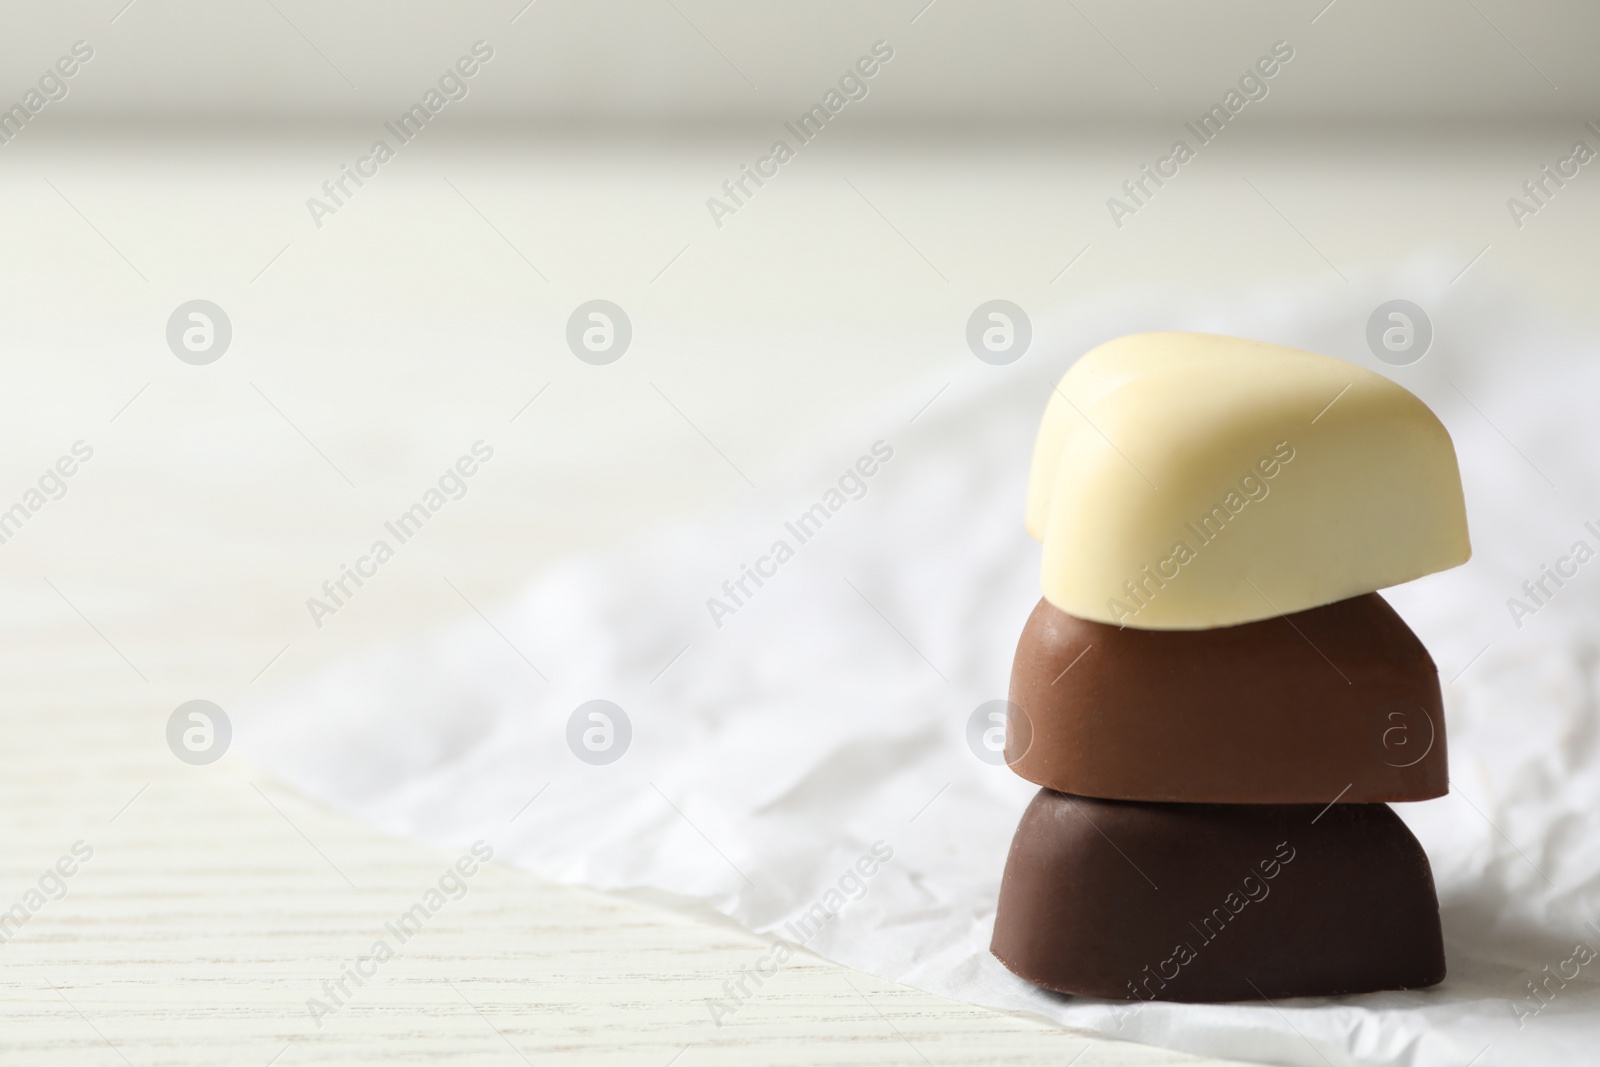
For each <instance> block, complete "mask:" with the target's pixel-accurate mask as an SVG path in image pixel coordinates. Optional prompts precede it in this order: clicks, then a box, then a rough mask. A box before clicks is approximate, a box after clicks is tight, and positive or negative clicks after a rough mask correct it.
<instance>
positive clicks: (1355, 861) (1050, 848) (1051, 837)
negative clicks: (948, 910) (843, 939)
mask: <svg viewBox="0 0 1600 1067" xmlns="http://www.w3.org/2000/svg"><path fill="white" fill-rule="evenodd" d="M991 950H992V951H993V953H994V955H995V956H996V957H997V958H998V959H999V960H1000V962H1001V963H1003V964H1005V965H1006V967H1008V968H1009V969H1011V970H1012V971H1014V972H1015V973H1016V974H1018V975H1020V976H1021V977H1023V978H1025V979H1027V980H1028V981H1030V982H1032V983H1034V984H1035V985H1040V986H1044V987H1045V988H1046V989H1053V990H1056V991H1058V992H1062V993H1075V994H1079V995H1081V996H1088V997H1100V998H1106V999H1117V1000H1135V999H1137V1000H1178V1001H1223V1000H1260V999H1262V998H1269V999H1272V1000H1276V999H1278V998H1280V997H1300V996H1335V995H1339V994H1345V993H1370V992H1374V991H1377V990H1380V989H1415V988H1418V987H1421V986H1429V985H1433V984H1435V983H1437V982H1439V981H1440V980H1442V979H1443V978H1444V973H1445V963H1444V948H1443V942H1442V940H1441V937H1440V931H1439V905H1438V900H1437V899H1436V897H1435V896H1434V888H1433V873H1432V871H1431V870H1430V869H1429V867H1428V858H1427V856H1426V855H1425V854H1424V853H1423V851H1422V846H1421V845H1419V844H1418V843H1417V840H1416V838H1415V837H1413V836H1412V835H1411V832H1410V831H1409V830H1408V829H1406V826H1405V824H1404V823H1402V822H1401V821H1400V819H1399V817H1398V816H1396V815H1395V814H1394V812H1393V811H1391V810H1390V809H1389V808H1388V807H1387V806H1386V805H1383V804H1334V805H1329V806H1324V805H1314V804H1305V805H1301V804H1282V805H1256V804H1228V805H1219V804H1138V803H1130V802H1128V801H1117V800H1094V799H1089V798H1085V797H1070V796H1067V795H1065V794H1062V793H1056V792H1052V791H1051V790H1048V789H1046V790H1041V791H1040V792H1039V795H1038V796H1036V797H1034V799H1033V802H1032V803H1031V804H1029V805H1028V809H1027V811H1026V812H1025V813H1024V814H1023V816H1022V824H1021V825H1020V826H1018V827H1017V834H1016V837H1015V838H1014V839H1013V840H1012V842H1011V854H1010V857H1009V858H1008V859H1007V860H1006V870H1005V876H1004V878H1003V879H1002V881H1001V883H1000V902H999V908H998V911H997V913H996V915H995V923H994V940H993V943H992V945H991Z"/></svg>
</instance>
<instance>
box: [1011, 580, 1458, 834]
mask: <svg viewBox="0 0 1600 1067" xmlns="http://www.w3.org/2000/svg"><path fill="white" fill-rule="evenodd" d="M1011 702H1012V705H1013V707H1012V711H1011V716H1010V719H1011V721H1010V723H1009V725H1008V727H1007V737H1006V762H1007V763H1009V764H1010V765H1011V768H1012V770H1014V771H1016V772H1017V773H1018V774H1020V775H1022V777H1024V778H1026V779H1028V780H1029V781H1030V782H1036V783H1038V784H1039V785H1042V786H1046V787H1048V788H1050V789H1059V790H1062V791H1063V792H1068V793H1075V794H1081V795H1085V796H1098V797H1112V798H1118V799H1123V800H1178V801H1188V802H1195V803H1201V802H1212V803H1231V804H1294V803H1316V804H1326V803H1328V801H1330V800H1332V799H1333V798H1334V797H1335V796H1339V797H1340V800H1341V801H1342V802H1343V803H1374V802H1387V801H1405V800H1427V799H1429V798H1431V797H1438V796H1443V795H1444V794H1445V793H1446V792H1447V791H1448V788H1449V780H1448V771H1447V768H1446V764H1445V738H1444V713H1443V709H1442V705H1441V702H1440V697H1439V675H1438V671H1437V669H1436V668H1435V667H1434V665H1433V659H1432V658H1431V657H1430V656H1429V655H1428V650H1427V649H1425V648H1423V647H1422V643H1421V642H1420V641H1418V640H1417V637H1416V635H1415V634H1413V633H1412V632H1411V628H1410V627H1408V626H1407V625H1406V624H1405V621H1404V620H1403V619H1401V618H1400V616H1399V615H1396V614H1395V612H1394V609H1393V608H1391V607H1389V605H1388V604H1387V603H1385V602H1384V600H1383V598H1382V597H1380V596H1378V595H1377V594H1376V593H1371V594H1368V595H1366V596H1358V597H1353V598H1351V599H1349V600H1341V601H1339V602H1337V603H1334V604H1328V605H1326V606H1325V607H1320V608H1313V609H1311V610H1310V611H1302V612H1297V613H1295V614H1293V615H1286V616H1280V617H1278V618H1274V619H1266V620H1262V621H1260V622H1251V623H1244V624H1243V625H1240V626H1225V627H1221V628H1218V629H1214V630H1137V629H1134V628H1132V627H1127V628H1124V629H1119V628H1117V627H1115V626H1109V625H1107V624H1105V623H1099V622H1090V621H1088V620H1086V619H1080V618H1077V617H1075V616H1072V615H1068V614H1067V613H1066V612H1064V611H1062V610H1060V609H1059V608H1057V607H1055V606H1054V605H1052V604H1051V603H1049V602H1048V601H1045V600H1041V601H1039V605H1038V607H1036V608H1034V610H1033V614H1032V615H1030V616H1029V617H1028V623H1027V625H1026V626H1025V627H1024V628H1023V631H1022V640H1021V641H1020V642H1019V643H1018V645H1017V655H1016V660H1015V663H1014V664H1013V667H1012V671H1011ZM1347 787H1348V788H1347ZM1341 794H1342V795H1341Z"/></svg>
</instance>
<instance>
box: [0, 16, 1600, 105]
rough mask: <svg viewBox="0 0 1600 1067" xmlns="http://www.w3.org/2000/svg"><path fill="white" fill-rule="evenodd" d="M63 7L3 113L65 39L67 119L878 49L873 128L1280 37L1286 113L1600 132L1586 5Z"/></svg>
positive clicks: (486, 100)
mask: <svg viewBox="0 0 1600 1067" xmlns="http://www.w3.org/2000/svg"><path fill="white" fill-rule="evenodd" d="M526 3H527V0H492V2H489V0H476V2H470V3H449V4H446V3H427V2H423V0H347V2H343V3H316V2H313V0H228V2H221V3H219V2H207V0H134V2H133V3H132V4H131V5H128V4H127V0H60V2H53V3H48V4H46V3H34V4H29V5H23V4H20V3H11V4H8V5H7V8H8V10H7V12H6V16H5V18H4V24H3V32H0V72H3V73H0V99H4V100H6V101H7V102H9V101H10V100H12V99H14V98H17V97H19V96H20V95H21V94H22V93H23V92H24V91H26V89H27V88H28V86H29V85H30V84H31V82H32V81H33V80H34V79H35V78H36V77H37V76H38V74H39V73H40V72H42V71H44V70H45V69H46V67H47V66H48V64H50V63H51V62H52V61H53V60H54V59H55V58H56V57H57V56H58V55H59V54H61V53H62V52H64V51H65V50H66V49H67V48H68V46H69V45H70V44H71V43H72V42H73V41H75V40H78V39H84V40H87V41H89V42H91V43H92V44H93V46H94V47H95V49H96V56H95V59H94V61H93V63H92V65H91V66H90V68H89V69H87V70H86V71H85V72H84V74H83V76H82V77H80V78H77V79H75V81H74V84H73V85H72V93H71V99H70V103H69V104H63V105H62V106H61V111H62V112H63V114H64V115H70V116H71V117H72V118H79V119H82V118H115V119H126V118H129V117H134V116H141V117H166V118H191V117H199V116H206V117H214V118H228V119H247V118H249V119H254V118H275V119H285V118H288V119H305V118H311V117H342V116H363V117H371V116H387V115H389V113H390V112H392V111H393V110H395V109H396V108H397V107H399V106H401V105H402V104H404V103H406V102H408V101H409V100H411V99H412V98H414V97H416V96H417V95H418V94H419V93H420V92H421V91H422V90H423V89H425V88H426V87H427V86H428V85H429V84H430V83H431V82H432V81H433V80H434V79H435V77H436V76H437V74H438V72H439V71H441V70H442V69H443V68H444V66H445V65H446V64H448V63H449V62H451V61H452V60H453V59H454V58H455V57H456V56H458V55H459V54H461V53H463V52H465V51H466V50H467V48H468V46H469V45H470V44H471V43H472V42H473V41H475V40H477V39H480V38H482V39H484V40H486V41H488V42H489V43H490V44H491V45H492V46H493V47H495V49H496V57H497V58H496V60H495V63H494V65H493V68H492V74H493V76H492V78H485V79H482V80H481V83H480V84H479V85H477V86H475V87H474V89H475V92H474V97H475V99H474V100H473V102H472V104H471V109H472V111H473V113H474V114H475V115H476V116H477V117H479V118H496V119H502V118H513V117H515V118H536V119H546V120H549V119H556V120H571V121H574V122H578V123H584V122H596V121H607V120H617V119H626V120H644V119H662V118H672V119H727V118H760V119H767V118H771V117H773V116H778V115H787V114H788V113H789V112H791V111H794V110H796V109H798V108H800V107H801V106H802V104H805V103H809V102H810V101H811V100H813V99H815V98H816V97H817V96H818V95H819V94H820V93H822V92H823V91H824V90H825V89H826V87H827V86H828V85H830V84H831V83H832V82H833V81H834V80H835V79H836V78H837V77H838V75H839V74H840V72H841V71H842V70H843V69H844V68H845V66H846V65H847V64H848V63H849V62H850V61H852V60H853V59H854V58H855V57H856V56H857V55H858V54H860V53H861V52H863V51H865V50H866V49H867V47H868V46H869V45H870V44H871V43H872V42H873V41H875V40H878V39H883V40H887V41H889V42H890V43H891V44H892V45H893V46H894V47H895V49H896V51H897V56H896V59H895V61H894V63H893V65H892V67H891V68H890V70H889V71H888V72H886V76H885V77H882V78H879V79H877V82H876V84H874V86H873V100H872V104H871V108H872V113H873V116H874V117H875V118H876V119H882V120H916V121H928V120H950V119H966V120H972V121H976V122H981V123H994V122H1003V121H1012V120H1073V121H1107V120H1112V121H1114V120H1118V119H1127V118H1162V119H1167V118H1171V117H1174V116H1187V115H1188V114H1189V113H1190V112H1198V111H1199V110H1200V109H1202V108H1203V107H1204V106H1206V105H1208V104H1210V103H1211V102H1212V101H1213V100H1215V99H1216V98H1217V97H1218V96H1219V95H1220V94H1221V93H1222V92H1223V91H1225V90H1226V88H1227V87H1228V86H1229V85H1230V84H1232V83H1233V81H1235V80H1236V79H1237V77H1238V76H1239V74H1240V73H1241V72H1242V71H1243V70H1244V69H1245V67H1246V66H1247V65H1248V64H1249V63H1250V62H1252V61H1253V60H1254V59H1255V57H1256V56H1257V55H1259V54H1260V53H1262V52H1263V51H1265V50H1266V49H1267V47H1268V46H1269V45H1270V44H1271V43H1272V42H1274V41H1276V40H1279V39H1283V40H1287V41H1289V42H1290V43H1291V44H1292V45H1293V46H1294V48H1295V49H1296V52H1297V57H1298V58H1297V59H1296V62H1295V65H1294V67H1293V77H1290V78H1284V79H1280V82H1279V84H1277V85H1274V87H1273V92H1274V96H1275V99H1274V102H1273V104H1272V108H1273V115H1274V117H1275V118H1277V119H1281V120H1304V119H1352V120H1364V121H1393V120H1440V119H1476V120H1482V119H1489V118H1497V119H1505V118H1517V117H1526V116H1534V115H1547V116H1548V115H1559V116H1565V117H1577V118H1596V117H1600V116H1597V115H1596V114H1594V113H1593V112H1595V111H1596V110H1597V102H1600V63H1596V62H1595V56H1594V53H1595V47H1596V45H1597V44H1600V5H1595V4H1593V3H1586V2H1580V0H1526V2H1518V0H1403V2H1381V3H1380V2H1374V0H1334V2H1333V3H1332V4H1331V5H1330V4H1329V3H1328V0H1223V2H1213V3H1192V2H1185V0H1143V2H1137V3H1114V2H1111V0H1074V2H1071V3H1069V2H1066V0H1055V2H1051V0H1000V2H994V0H990V2H984V3H979V2H975V0H935V2H934V3H933V4H932V5H931V6H927V5H928V0H895V2H893V3H872V4H861V3H853V2H848V0H819V2H814V3H805V4H798V3H791V4H773V3H739V2H735V0H581V2H580V0H536V2H534V3H533V4H532V5H531V6H527V7H525V6H524V5H525V4H526Z"/></svg>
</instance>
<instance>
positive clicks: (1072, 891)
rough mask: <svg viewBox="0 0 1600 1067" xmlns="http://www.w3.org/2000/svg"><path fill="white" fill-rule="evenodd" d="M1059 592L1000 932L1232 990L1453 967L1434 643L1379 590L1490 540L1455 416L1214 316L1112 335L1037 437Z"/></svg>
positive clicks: (1002, 943)
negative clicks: (1437, 803)
mask: <svg viewBox="0 0 1600 1067" xmlns="http://www.w3.org/2000/svg"><path fill="white" fill-rule="evenodd" d="M1027 521H1028V529H1029V531H1030V532H1031V533H1032V534H1033V535H1034V536H1035V537H1037V538H1039V539H1040V540H1041V541H1042V542H1043V543H1044V566H1043V585H1044V599H1042V600H1040V601H1039V605H1038V607H1036V608H1035V609H1034V611H1033V614H1032V615H1031V616H1030V617H1029V619H1028V622H1027V625H1026V626H1025V627H1024V628H1023V632H1022V640H1021V642H1020V643H1019V644H1018V646H1017V655H1016V661H1015V665H1014V667H1013V670H1012V676H1011V712H1010V716H1009V718H1008V723H1007V732H1006V761H1007V762H1008V763H1009V764H1010V766H1011V768H1012V769H1013V770H1015V771H1016V772H1017V773H1018V774H1020V775H1022V777H1024V778H1026V779H1028V780H1029V781H1031V782H1036V783H1038V784H1039V785H1041V786H1043V787H1044V788H1043V789H1042V790H1040V792H1039V794H1038V795H1037V796H1036V797H1035V798H1034V799H1033V801H1032V803H1031V804H1030V805H1029V806H1028V809H1027V811H1026V812H1025V813H1024V815H1023V817H1022V823H1021V825H1020V826H1019V827H1018V828H1017V833H1016V837H1015V839H1014V840H1013V841H1012V845H1011V853H1010V857H1009V858H1008V860H1007V861H1006V870H1005V876H1004V879H1003V880H1002V883H1001V888H1000V901H999V908H998V912H997V915H996V917H995V929H994V941H993V944H992V950H993V952H994V954H995V956H997V957H998V958H999V959H1000V961H1001V962H1002V963H1004V964H1005V965H1006V966H1007V967H1009V968H1010V969H1011V970H1012V971H1014V972H1016V973H1017V974H1018V975H1021V976H1022V977H1023V978H1026V979H1028V980H1029V981H1031V982H1034V983H1035V984H1037V985H1041V986H1044V987H1047V988H1049V989H1054V990H1059V991H1061V992H1066V993H1076V994H1082V995H1085V996H1094V997H1107V998H1119V999H1139V1000H1155V999H1160V1000H1181V1001H1216V1000H1243V999H1251V1000H1254V999H1260V998H1263V997H1265V998H1277V997H1290V996H1312V995H1331V994H1339V993H1360V992H1369V991H1373V990H1379V989H1406V988H1414V987H1419V986H1427V985H1432V984H1434V983H1436V982H1438V981H1440V980H1441V979H1442V978H1443V977H1444V969H1445V965H1444V950H1443V946H1442V944H1441V940H1440V930H1439V906H1438V901H1437V898H1436V897H1435V895H1434V887H1433V875H1432V872H1431V870H1430V869H1429V866H1428V859H1427V856H1426V855H1425V854H1424V853H1423V851H1422V847H1421V846H1420V845H1419V844H1418V843H1417V840H1416V838H1414V837H1413V836H1412V835H1411V833H1410V831H1409V830H1407V828H1406V826H1405V824H1404V823H1402V822H1401V821H1400V819H1399V818H1398V817H1397V816H1396V815H1395V814H1394V812H1393V811H1392V810H1391V809H1390V808H1389V807H1388V804H1389V803H1390V802H1394V801H1415V800H1426V799H1429V798H1432V797H1438V796H1442V795H1444V793H1445V792H1446V791H1447V789H1448V782H1447V774H1446V762H1445V738H1444V716H1443V713H1442V709H1441V704H1440V693H1439V680H1438V673H1437V671H1436V669H1435V667H1434V664H1433V660H1432V659H1431V658H1430V657H1429V655H1428V652H1427V650H1426V649H1425V648H1423V646H1422V643H1421V642H1420V641H1418V640H1417V637H1416V635H1415V634H1413V633H1412V632H1411V630H1410V628H1409V627H1408V626H1406V624H1405V622H1404V621H1403V620H1402V619H1401V618H1400V617H1399V616H1398V615H1397V614H1395V612H1394V611H1393V609H1391V608H1390V607H1389V605H1388V604H1387V603H1385V602H1384V600H1383V598H1382V597H1380V596H1379V595H1378V594H1377V590H1379V589H1383V588H1386V587H1388V586H1392V585H1397V584H1399V583H1401V582H1406V581H1410V580H1412V579H1414V578H1420V577H1422V576H1423V575H1425V574H1430V573H1433V572H1435V571H1439V570H1443V569H1445V568H1448V567H1453V566H1456V565H1457V564H1460V563H1463V562H1465V561H1466V559H1467V557H1468V556H1469V555H1470V552H1471V549H1470V546H1469V544H1468V540H1467V525H1466V513H1465V508H1464V505H1463V502H1462V495H1461V477H1460V472H1459V470H1458V469H1457V466H1456V457H1455V450H1454V448H1453V446H1452V445H1451V442H1450V437H1449V434H1448V433H1447V432H1446V431H1445V429H1444V427H1443V426H1442V425H1441V424H1440V422H1439V420H1438V419H1437V418H1436V417H1435V416H1434V415H1433V413H1432V412H1431V411H1429V410H1428V408H1427V407H1426V406H1425V405H1424V404H1423V403H1422V402H1421V401H1420V400H1418V399H1417V398H1416V397H1415V396H1413V395H1412V394H1411V393H1409V392H1407V391H1406V390H1405V389H1402V388H1401V387H1400V386H1398V385H1396V384H1395V383H1393V382H1392V381H1390V380H1388V379H1387V378H1384V377H1381V376H1379V375H1377V374H1373V373H1371V372H1369V371H1366V370H1364V369H1362V368H1359V367H1356V366H1353V365H1351V364H1348V363H1344V362H1341V361H1339V360H1336V359H1330V358H1328V357H1326V356H1319V355H1315V354H1312V353H1309V352H1302V351H1298V350H1295V349H1290V348H1283V347H1279V346H1276V345H1269V344H1264V343H1260V342H1256V341H1246V340H1240V339H1237V338H1231V337H1218V336H1212V335H1207V334H1180V333H1160V334H1140V335H1136V336H1132V337H1124V338H1121V339H1119V340H1116V341H1112V342H1110V343H1109V344H1106V345H1102V346H1101V347H1099V348H1097V349H1095V350H1094V351H1092V352H1090V353H1088V354H1087V355H1085V356H1084V357H1083V358H1082V359H1081V360H1079V361H1078V362H1077V364H1075V365H1074V366H1073V368H1072V369H1071V370H1070V371H1069V372H1068V373H1067V374H1066V376H1065V377H1064V378H1062V379H1061V382H1060V384H1059V385H1058V386H1057V388H1056V391H1055V394H1054V395H1053V396H1052V397H1051V399H1050V403H1049V406H1048V408H1047V410H1046V412H1045V416H1044V422H1043V425H1042V426H1041V427H1040V430H1039V438H1038V444H1037V446H1036V449H1035V452H1034V458H1033V471H1032V477H1031V481H1030V485H1029V494H1028V519H1027Z"/></svg>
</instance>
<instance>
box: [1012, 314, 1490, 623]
mask: <svg viewBox="0 0 1600 1067" xmlns="http://www.w3.org/2000/svg"><path fill="white" fill-rule="evenodd" d="M1027 525H1028V532H1029V533H1031V534H1033V536H1035V537H1037V538H1039V539H1040V540H1041V541H1043V542H1044V568H1043V584H1044V595H1045V598H1046V599H1047V600H1049V601H1050V603H1052V604H1054V605H1055V606H1056V607H1058V608H1060V609H1061V610H1062V611H1065V612H1067V613H1068V614H1071V615H1076V616H1078V617H1080V618H1084V619H1092V620H1094V621H1097V622H1107V623H1112V624H1114V625H1126V626H1133V627H1138V628H1141V629H1150V630H1197V629H1205V628H1209V627H1215V626H1232V625H1235V624H1238V623H1244V622H1252V621H1254V620H1257V619H1265V618H1271V617H1273V616H1276V615H1280V614H1289V613H1291V612H1296V611H1304V610H1305V609H1307V608H1314V607H1319V606H1321V605H1323V604H1331V603H1333V602H1334V601H1337V600H1344V599H1346V598H1347V597H1353V596H1359V595H1361V594H1364V593H1371V592H1374V591H1376V590H1379V589H1384V588H1387V587H1388V586H1391V585H1398V584H1400V583H1401V582H1408V581H1411V580H1412V579H1414V578H1420V577H1422V576H1423V575H1425V574H1432V573H1433V572H1435V571H1441V570H1445V569H1447V568H1450V567H1454V566H1457V565H1458V564H1461V563H1465V562H1466V561H1467V559H1468V557H1469V556H1471V554H1472V547H1471V545H1470V543H1469V542H1468V539H1467V516H1466V507H1465V503H1464V501H1463V500H1462V496H1461V472H1460V470H1459V468H1458V467H1457V466H1456V454H1455V447H1454V446H1453V445H1452V444H1451V442H1450V435H1449V433H1448V432H1446V430H1445V428H1444V426H1443V425H1442V424H1441V423H1440V422H1439V420H1438V418H1437V417H1435V416H1434V414H1433V412H1432V411H1429V410H1428V407H1427V405H1425V404H1423V402H1422V401H1421V400H1418V399H1417V398H1416V397H1415V396H1413V395H1412V394H1411V393H1409V392H1407V391H1406V390H1405V389H1403V388H1401V387H1400V386H1398V385H1396V384H1395V383H1394V382H1392V381H1390V380H1389V379H1387V378H1385V377H1382V376H1381V375H1378V374H1374V373H1372V372H1371V371H1368V370H1365V369H1363V368H1361V367H1357V366H1355V365H1353V364H1350V363H1345V362H1343V361H1342V360H1337V359H1332V358H1330V357H1328V356H1319V355H1316V354H1315V353H1312V352H1302V351H1300V350H1298V349H1293V348H1284V347H1282V346H1280V345H1272V344H1266V343H1264V342H1261V341H1247V340H1242V339H1240V338H1236V337H1221V336H1216V335H1213V334H1200V333H1146V334H1135V335H1133V336H1130V337H1122V338H1119V339H1117V340H1115V341H1111V342H1108V343H1107V344H1103V345H1101V346H1100V347H1099V348H1096V349H1094V350H1093V351H1091V352H1089V353H1088V354H1086V355H1085V356H1083V358H1082V359H1080V360H1078V362H1077V363H1076V364H1074V365H1073V367H1072V369H1071V370H1069V371H1068V372H1067V373H1066V375H1065V376H1064V377H1063V378H1062V379H1061V381H1060V383H1059V384H1058V385H1057V386H1056V390H1055V392H1054V393H1053V394H1052V395H1051V397H1050V403H1049V406H1048V407H1047V408H1046V409H1045V414H1044V421H1043V423H1042V424H1041V425H1040V427H1039V438H1038V442H1037V443H1036V445H1035V446H1034V454H1033V470H1032V473H1031V475H1030V479H1029V484H1028V516H1027Z"/></svg>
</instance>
